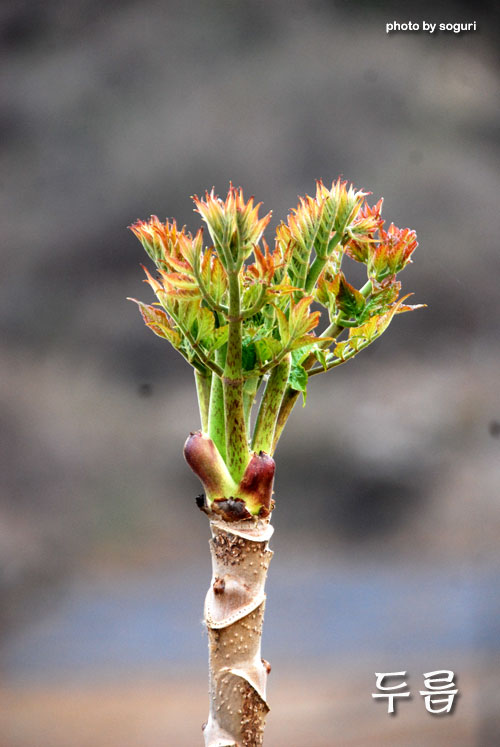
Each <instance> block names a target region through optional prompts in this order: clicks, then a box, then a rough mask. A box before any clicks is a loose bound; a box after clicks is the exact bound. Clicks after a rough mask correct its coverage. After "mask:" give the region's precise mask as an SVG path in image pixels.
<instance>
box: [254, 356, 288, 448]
mask: <svg viewBox="0 0 500 747" xmlns="http://www.w3.org/2000/svg"><path fill="white" fill-rule="evenodd" d="M290 367H291V355H290V353H288V355H287V356H286V357H285V358H283V360H282V361H281V363H279V364H278V365H277V366H276V367H275V368H273V370H272V371H271V373H270V375H269V379H268V382H267V384H266V388H265V390H264V394H263V397H262V401H261V403H260V408H259V414H258V417H257V422H256V424H255V430H254V436H253V441H252V450H253V451H255V452H256V453H259V452H261V451H265V452H266V454H272V453H273V443H274V432H275V429H276V422H277V419H278V414H279V411H280V407H281V403H282V401H283V395H284V393H285V389H286V385H287V382H288V377H289V375H290Z"/></svg>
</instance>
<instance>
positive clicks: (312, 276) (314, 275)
mask: <svg viewBox="0 0 500 747" xmlns="http://www.w3.org/2000/svg"><path fill="white" fill-rule="evenodd" d="M341 238H342V234H341V233H336V234H335V236H334V237H333V239H332V240H331V241H330V243H329V244H328V250H327V253H326V254H325V255H324V256H322V257H319V256H318V255H316V257H315V259H314V262H313V263H312V265H311V267H310V268H309V272H308V273H307V279H306V284H305V286H304V290H305V292H306V293H312V291H313V289H314V286H315V285H316V280H317V279H318V278H319V276H320V275H321V272H322V270H323V268H324V266H325V265H326V263H327V262H328V260H329V259H330V257H331V254H332V252H333V250H334V249H335V247H336V246H337V244H338V243H339V241H340V239H341Z"/></svg>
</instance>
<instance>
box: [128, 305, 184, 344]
mask: <svg viewBox="0 0 500 747" xmlns="http://www.w3.org/2000/svg"><path fill="white" fill-rule="evenodd" d="M128 300H129V301H133V302H134V303H136V304H137V305H138V307H139V311H140V312H141V316H142V318H143V319H144V322H145V323H146V325H147V326H148V327H149V329H151V330H152V331H153V332H154V333H155V335H158V337H163V339H165V340H168V341H169V342H171V343H172V345H173V346H174V347H176V348H177V347H179V345H180V344H181V336H180V335H179V333H178V332H176V330H175V329H173V327H172V325H171V323H170V320H169V318H168V316H167V315H166V314H165V312H164V311H162V310H161V309H157V308H156V307H155V306H149V305H148V304H145V303H142V301H137V299H135V298H129V299H128Z"/></svg>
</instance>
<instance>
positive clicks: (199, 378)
mask: <svg viewBox="0 0 500 747" xmlns="http://www.w3.org/2000/svg"><path fill="white" fill-rule="evenodd" d="M194 378H195V382H196V394H197V396H198V407H199V410H200V421H201V430H202V431H203V432H204V433H208V412H209V404H210V390H211V388H212V374H211V373H209V372H208V371H207V372H206V373H201V371H197V370H196V369H195V372H194Z"/></svg>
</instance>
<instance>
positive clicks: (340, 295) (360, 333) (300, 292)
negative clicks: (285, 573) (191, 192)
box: [131, 179, 418, 747]
mask: <svg viewBox="0 0 500 747" xmlns="http://www.w3.org/2000/svg"><path fill="white" fill-rule="evenodd" d="M367 196H368V193H367V192H363V191H361V190H356V189H355V188H354V187H353V186H352V185H350V186H348V185H347V182H345V181H341V180H340V179H338V180H337V181H335V182H333V184H332V185H331V187H326V186H325V185H324V184H323V183H322V182H321V181H319V182H318V183H317V186H316V194H315V196H314V197H310V196H308V195H306V196H305V197H301V198H300V199H299V203H298V205H297V207H296V208H295V210H292V211H291V212H290V214H289V215H288V218H287V221H286V223H281V224H280V225H279V226H278V228H277V230H276V237H275V243H274V247H273V249H272V250H271V249H270V248H269V247H268V245H267V244H266V242H265V241H264V239H263V238H262V236H263V233H264V229H265V228H266V226H267V224H268V223H269V220H270V217H271V214H270V213H268V214H267V215H265V216H264V217H262V218H259V207H260V204H259V205H255V204H254V200H253V198H250V199H249V200H248V201H247V202H246V201H245V199H244V197H243V192H242V190H241V189H235V188H234V187H233V186H232V185H231V186H230V188H229V192H228V195H227V197H226V199H225V200H221V199H220V198H219V197H217V195H215V194H214V190H212V191H211V192H206V193H205V195H204V197H202V198H200V197H196V196H195V197H194V203H195V206H196V211H197V212H198V213H199V214H200V216H201V218H202V220H203V221H204V223H205V224H206V227H207V229H208V236H209V241H208V246H207V245H205V242H204V234H203V229H201V228H200V229H199V230H198V232H197V233H196V234H195V235H194V236H193V235H192V234H191V233H189V232H188V231H187V230H186V229H185V228H178V226H177V224H176V222H175V220H172V221H168V220H167V221H166V222H165V223H162V222H161V221H160V220H159V219H158V218H157V217H156V216H152V217H151V218H150V220H149V221H138V222H137V223H135V224H134V225H133V226H131V229H132V231H133V232H134V234H135V235H136V236H137V238H138V239H139V240H140V242H141V243H142V245H143V247H144V249H145V250H146V252H147V254H148V255H149V257H150V259H151V260H152V261H153V263H154V265H155V268H156V270H155V273H154V275H152V274H150V272H149V271H148V269H146V268H144V269H145V273H146V282H148V283H149V285H150V286H151V288H152V289H153V291H154V293H155V295H156V298H157V302H155V303H153V304H146V303H142V302H141V301H135V302H136V303H137V304H138V306H139V309H140V312H141V314H142V317H143V319H144V321H145V323H146V325H147V326H148V327H149V328H150V329H151V330H152V331H153V332H154V333H155V334H157V335H158V336H159V337H163V338H164V339H165V340H168V342H169V343H170V344H171V345H173V347H174V348H175V349H176V350H177V351H178V352H179V353H180V354H181V355H182V356H183V357H184V358H185V359H186V361H187V362H188V363H189V364H190V365H191V366H192V367H193V369H194V376H195V382H196V393H197V397H198V404H199V411H200V421H201V427H200V429H199V430H196V431H194V432H192V433H191V434H190V435H189V436H188V438H187V440H186V443H185V445H184V456H185V458H186V461H187V463H188V464H189V466H190V467H191V469H192V470H193V471H194V472H195V473H196V474H197V475H198V477H199V479H200V480H201V483H202V485H203V490H204V493H203V494H202V495H200V496H199V497H198V498H197V499H196V502H197V505H198V507H199V508H200V509H201V510H202V511H203V512H204V513H205V514H206V515H207V516H208V518H209V519H210V528H211V534H212V539H211V540H210V550H211V555H212V567H213V576H212V580H211V583H210V588H209V591H208V594H207V597H206V601H205V611H204V618H205V623H206V626H207V631H208V639H209V666H210V673H209V692H210V709H209V716H208V721H207V723H206V724H205V725H204V727H203V734H204V739H205V745H206V747H255V746H256V745H261V744H262V743H263V733H264V724H265V718H266V714H267V712H268V710H269V708H268V705H267V701H266V681H267V676H268V673H269V671H270V666H269V664H268V663H267V662H266V661H265V660H264V659H262V658H261V654H260V640H261V631H262V621H263V614H264V604H265V598H266V597H265V593H264V585H265V581H266V575H267V569H268V566H269V562H270V559H271V557H272V552H271V550H269V547H268V543H269V540H270V538H271V535H272V533H273V528H272V526H271V524H270V519H271V514H272V510H273V508H274V500H273V498H272V492H273V480H274V470H275V463H274V459H273V455H274V452H275V450H276V446H277V444H278V441H279V439H280V436H281V434H282V432H283V428H284V427H285V424H286V422H287V420H288V418H289V416H290V414H291V412H292V410H293V408H294V405H295V403H296V402H297V399H298V398H299V396H300V395H302V396H303V399H304V402H305V399H306V392H307V386H308V383H309V380H310V379H311V378H312V377H315V376H318V375H322V374H325V373H327V372H328V371H330V370H331V369H334V368H336V367H337V366H341V365H343V364H344V363H347V362H348V361H350V360H351V358H354V357H355V356H356V355H357V354H358V353H360V352H361V351H362V350H364V348H366V347H368V345H371V344H372V343H373V342H374V341H375V340H376V339H377V338H378V337H380V335H381V334H382V333H383V332H384V331H385V330H386V329H387V327H388V326H389V324H390V323H391V321H392V319H393V317H394V316H395V315H396V314H401V313H402V312H405V311H410V310H411V309H415V308H418V307H416V306H409V305H407V304H406V303H405V301H406V299H407V298H408V296H401V283H400V281H399V280H398V279H397V278H398V274H399V273H400V272H401V270H403V269H404V268H405V267H406V265H407V264H409V263H410V262H411V256H412V254H413V252H414V250H415V248H416V247H417V239H416V235H415V231H412V230H410V229H409V228H404V229H400V228H396V226H395V225H394V224H393V223H391V224H390V225H389V226H388V228H384V220H383V218H382V215H381V213H382V199H380V200H379V201H378V202H377V203H375V204H371V203H368V202H367V201H366V199H365V198H366V197H367ZM352 260H353V261H354V262H357V263H360V264H362V265H364V266H365V267H366V276H367V277H366V282H365V283H364V285H363V286H362V287H361V288H356V287H355V286H354V285H351V283H349V281H348V280H347V278H346V276H345V274H344V272H345V271H346V270H347V267H346V265H348V263H349V262H350V261H352ZM131 300H135V299H131ZM319 329H320V331H319V333H318V330H319ZM256 402H257V403H259V404H258V408H257V412H256V413H254V415H253V417H252V408H253V407H254V405H255V404H256Z"/></svg>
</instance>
